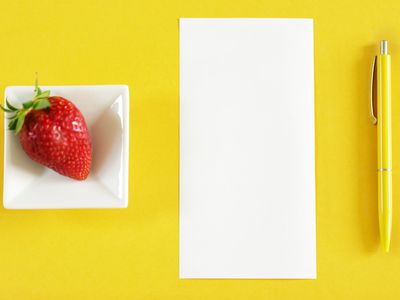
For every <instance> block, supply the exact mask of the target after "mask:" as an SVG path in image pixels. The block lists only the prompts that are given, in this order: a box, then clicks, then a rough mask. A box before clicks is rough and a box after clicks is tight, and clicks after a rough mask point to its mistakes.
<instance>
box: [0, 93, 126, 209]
mask: <svg viewBox="0 0 400 300" xmlns="http://www.w3.org/2000/svg"><path fill="white" fill-rule="evenodd" d="M41 88H42V90H47V89H48V90H50V91H51V95H53V96H62V97H64V98H67V99H69V100H70V101H72V102H73V103H74V104H75V105H76V106H77V107H78V108H79V109H80V111H81V112H82V114H83V116H84V117H85V120H86V123H87V125H88V128H89V132H90V135H91V138H92V147H93V160H92V169H91V172H90V175H89V177H88V178H87V179H86V180H85V181H76V180H73V179H70V178H68V177H64V176H61V175H59V174H58V173H56V172H54V171H52V170H50V169H48V168H46V167H44V166H42V165H40V164H38V163H36V162H34V161H32V160H30V159H29V158H28V156H27V155H26V154H25V152H24V151H23V150H22V147H21V145H20V144H19V140H18V136H17V135H15V134H14V133H13V132H10V131H8V129H7V123H8V120H7V119H5V121H4V186H3V203H4V207H5V208H8V209H57V208H60V209H61V208H122V207H127V206H128V166H129V88H128V86H126V85H94V86H41ZM33 91H34V87H33V86H11V87H7V88H6V90H5V96H6V97H7V99H8V100H9V101H10V102H11V103H12V104H15V105H16V106H20V105H21V103H22V102H25V101H27V100H29V99H32V97H33V95H34V93H33Z"/></svg>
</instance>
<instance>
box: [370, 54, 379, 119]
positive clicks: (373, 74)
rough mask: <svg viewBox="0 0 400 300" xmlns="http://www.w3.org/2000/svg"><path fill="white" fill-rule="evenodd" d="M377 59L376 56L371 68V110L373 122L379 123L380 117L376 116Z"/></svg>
mask: <svg viewBox="0 0 400 300" xmlns="http://www.w3.org/2000/svg"><path fill="white" fill-rule="evenodd" d="M376 60H377V57H376V56H375V57H374V59H373V61H372V69H371V91H370V106H371V107H370V111H371V116H372V123H373V124H374V125H376V123H378V118H377V116H376Z"/></svg>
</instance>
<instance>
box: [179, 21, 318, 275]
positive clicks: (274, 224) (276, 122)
mask: <svg viewBox="0 0 400 300" xmlns="http://www.w3.org/2000/svg"><path fill="white" fill-rule="evenodd" d="M314 168H315V163H314V55H313V21H312V19H180V277H181V278H316V241H315V239H316V237H315V231H316V230H315V170H314Z"/></svg>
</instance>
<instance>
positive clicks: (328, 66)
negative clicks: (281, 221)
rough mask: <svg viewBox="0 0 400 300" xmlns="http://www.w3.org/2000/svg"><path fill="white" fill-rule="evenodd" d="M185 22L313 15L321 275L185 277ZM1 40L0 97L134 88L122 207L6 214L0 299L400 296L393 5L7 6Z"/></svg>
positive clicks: (397, 51)
mask: <svg viewBox="0 0 400 300" xmlns="http://www.w3.org/2000/svg"><path fill="white" fill-rule="evenodd" d="M179 17H310V18H314V22H315V83H316V89H315V96H316V98H315V99H316V100H315V107H316V154H317V157H316V172H317V258H318V259H317V262H318V279H317V280H179V279H178V245H179V239H178V160H179V153H178V150H179V148H178V126H179V118H178V117H179V110H178V105H179V94H178V87H179V85H178V80H179V74H178V66H179V60H178V59H179V56H178V42H179V39H178V38H179V36H178V18H179ZM382 38H387V39H388V40H389V47H390V52H391V54H392V65H393V69H392V74H393V75H392V79H393V145H394V149H393V150H394V151H393V162H394V164H393V167H394V178H393V183H394V225H393V239H392V251H391V252H390V254H384V253H383V252H382V251H381V249H379V248H378V246H379V244H378V224H377V203H376V202H377V200H376V185H377V180H376V150H375V145H376V133H375V130H376V128H374V127H372V125H371V120H370V118H369V110H368V90H369V74H370V64H371V59H372V56H373V54H374V53H375V52H376V51H377V42H378V41H379V40H380V39H382ZM0 46H1V50H0V90H1V91H3V90H4V88H5V87H6V86H7V85H21V84H23V85H28V84H32V83H33V80H34V74H35V72H36V71H38V72H39V74H40V81H41V83H42V84H46V85H59V84H63V85H64V84H65V85H66V84H105V83H124V84H128V85H129V87H130V89H131V94H132V98H131V128H132V130H131V148H130V149H131V150H130V151H131V153H130V154H131V165H130V179H129V182H130V186H129V187H130V199H129V208H128V209H120V210H65V211H55V210H51V211H12V210H4V209H2V208H1V209H0V299H2V300H8V299H139V300H141V299H143V300H145V299H163V300H164V299H185V300H186V299H218V300H223V299H378V298H381V297H382V299H384V298H383V296H385V297H386V299H398V298H399V296H400V284H399V280H400V226H399V225H400V205H399V203H400V183H399V180H400V174H399V170H400V155H399V151H400V124H399V122H400V113H399V109H400V3H399V2H398V1H396V0H390V1H343V0H335V1H316V0H315V1H312V0H303V1H267V0H258V1H256V0H187V1H183V0H158V1H156V0H134V1H128V0H126V1H120V0H112V1H104V0H101V1H94V0H93V1H77V0H69V1H42V0H35V1H28V0H27V1H19V0H14V1H4V0H0ZM0 124H2V122H0ZM2 129H3V128H2V125H0V130H2ZM0 151H1V153H0V155H1V156H2V150H0ZM0 171H1V172H2V170H0ZM397 183H399V184H397Z"/></svg>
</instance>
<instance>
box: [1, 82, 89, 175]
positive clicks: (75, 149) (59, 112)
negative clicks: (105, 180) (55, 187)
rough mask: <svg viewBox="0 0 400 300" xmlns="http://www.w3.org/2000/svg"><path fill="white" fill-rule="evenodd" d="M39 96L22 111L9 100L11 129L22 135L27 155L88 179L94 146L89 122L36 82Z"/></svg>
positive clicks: (74, 108)
mask: <svg viewBox="0 0 400 300" xmlns="http://www.w3.org/2000/svg"><path fill="white" fill-rule="evenodd" d="M35 92H36V95H35V97H34V98H33V99H32V100H30V101H27V102H24V103H23V104H22V108H20V109H18V108H16V107H14V106H13V105H11V104H10V103H9V102H8V101H7V99H6V105H7V106H6V108H5V107H2V106H1V108H2V109H3V110H4V111H5V112H7V113H11V114H12V116H11V118H10V119H11V120H10V123H9V124H8V128H9V129H10V130H14V131H15V132H16V133H17V134H19V141H20V144H21V146H22V148H23V149H24V151H25V153H26V154H27V155H28V156H29V157H30V158H31V159H32V160H34V161H36V162H38V163H40V164H42V165H44V166H46V167H48V168H50V169H53V170H54V171H56V172H58V173H60V174H61V175H64V176H68V177H70V178H73V179H76V180H84V179H86V178H87V177H88V175H89V172H90V166H91V162H92V143H91V139H90V135H89V131H88V128H87V126H86V122H85V119H84V118H83V115H82V113H81V112H80V111H79V109H78V108H77V107H76V106H75V105H74V104H73V103H72V102H71V101H69V100H67V99H65V98H63V97H58V96H53V97H50V91H43V92H42V91H41V89H40V88H39V87H38V85H37V83H36V88H35Z"/></svg>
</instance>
